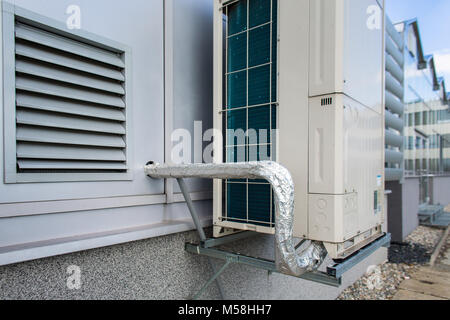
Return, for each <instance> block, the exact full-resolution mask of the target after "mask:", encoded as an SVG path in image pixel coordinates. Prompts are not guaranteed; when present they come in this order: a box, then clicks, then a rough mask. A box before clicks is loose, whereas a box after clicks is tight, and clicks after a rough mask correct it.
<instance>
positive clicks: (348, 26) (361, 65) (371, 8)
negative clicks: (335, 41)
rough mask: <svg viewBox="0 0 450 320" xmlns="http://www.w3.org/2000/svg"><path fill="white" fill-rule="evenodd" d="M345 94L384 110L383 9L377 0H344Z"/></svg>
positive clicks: (380, 111) (369, 105)
mask: <svg viewBox="0 0 450 320" xmlns="http://www.w3.org/2000/svg"><path fill="white" fill-rule="evenodd" d="M344 8H345V19H344V43H343V45H344V48H343V49H344V51H343V57H344V59H343V64H344V73H343V80H344V91H343V92H344V93H345V94H346V95H348V96H350V97H352V98H353V99H355V100H357V101H359V102H360V103H362V104H364V105H365V106H367V107H369V108H371V109H372V110H374V111H376V112H378V113H380V114H381V113H382V111H383V109H384V108H382V103H383V96H382V95H383V72H384V70H383V55H384V50H383V20H382V19H383V9H382V8H381V7H380V5H379V4H378V2H377V1H376V0H345V4H344Z"/></svg>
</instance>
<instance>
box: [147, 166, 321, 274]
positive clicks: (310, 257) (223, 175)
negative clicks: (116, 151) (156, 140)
mask: <svg viewBox="0 0 450 320" xmlns="http://www.w3.org/2000/svg"><path fill="white" fill-rule="evenodd" d="M145 173H146V174H147V175H148V176H150V177H151V178H154V179H168V178H175V179H180V178H203V179H221V180H225V179H264V180H267V181H268V182H269V183H270V184H271V186H272V188H273V191H274V194H275V206H276V220H275V245H276V246H275V247H276V249H275V262H276V266H277V270H278V271H279V272H280V273H283V274H287V275H292V276H295V277H299V276H301V275H303V274H305V273H307V272H312V271H315V270H317V269H318V268H319V266H320V265H321V264H322V263H323V261H324V260H325V257H326V255H327V251H326V249H325V247H324V245H323V244H322V243H320V242H316V241H312V242H311V244H310V245H309V246H308V247H307V248H306V249H305V250H303V251H302V252H301V253H297V252H296V249H295V243H294V236H293V229H294V181H293V179H292V176H291V174H290V173H289V171H288V170H287V169H286V168H284V167H283V166H281V165H279V164H278V163H275V162H270V161H262V162H249V163H226V164H187V165H160V164H157V163H150V164H149V165H147V166H146V167H145Z"/></svg>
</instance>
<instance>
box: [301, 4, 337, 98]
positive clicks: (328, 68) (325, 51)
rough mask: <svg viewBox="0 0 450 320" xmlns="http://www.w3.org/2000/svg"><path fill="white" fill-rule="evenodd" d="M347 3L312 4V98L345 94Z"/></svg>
mask: <svg viewBox="0 0 450 320" xmlns="http://www.w3.org/2000/svg"><path fill="white" fill-rule="evenodd" d="M343 1H344V0H335V1H329V0H310V1H309V2H310V19H311V20H310V21H311V25H310V37H309V51H310V56H309V61H310V67H309V71H310V76H309V96H310V97H315V96H319V95H324V94H333V93H336V92H343V89H344V87H343V85H344V82H343V80H344V79H343V67H344V66H343V61H344V57H343V49H344V47H343V46H344V44H343V40H344V21H343V19H344V6H343V4H344V2H343Z"/></svg>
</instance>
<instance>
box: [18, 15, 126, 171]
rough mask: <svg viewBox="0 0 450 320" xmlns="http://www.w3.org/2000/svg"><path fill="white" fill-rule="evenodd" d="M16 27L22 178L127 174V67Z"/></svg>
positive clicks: (106, 54) (108, 54) (95, 51)
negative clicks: (49, 174)
mask: <svg viewBox="0 0 450 320" xmlns="http://www.w3.org/2000/svg"><path fill="white" fill-rule="evenodd" d="M123 54H124V53H121V52H113V51H109V50H106V49H102V48H100V47H97V46H94V45H91V44H87V43H84V42H81V41H78V40H74V39H73V38H69V37H65V36H63V35H60V34H57V33H52V32H49V31H46V30H44V29H40V28H37V27H34V26H30V25H27V24H24V23H22V22H19V21H16V24H15V59H16V66H15V68H16V130H17V131H16V150H17V158H16V160H17V172H18V173H33V172H44V173H45V172H57V173H65V172H68V173H108V172H126V171H127V158H126V154H127V153H126V148H127V146H126V141H127V140H126V112H125V108H126V105H125V101H126V100H125V94H126V92H125V63H124V59H123Z"/></svg>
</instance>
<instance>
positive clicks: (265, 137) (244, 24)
mask: <svg viewBox="0 0 450 320" xmlns="http://www.w3.org/2000/svg"><path fill="white" fill-rule="evenodd" d="M224 13H225V15H226V21H227V23H226V26H225V29H226V30H225V34H226V45H225V48H226V61H225V64H226V66H225V70H226V72H225V74H224V82H225V101H224V104H225V105H224V108H223V109H224V111H223V114H224V118H225V124H226V129H227V130H228V132H227V135H226V150H225V153H226V161H227V162H246V161H264V160H273V161H275V160H276V157H275V154H274V150H275V149H274V144H273V143H274V138H275V137H274V134H273V130H274V129H277V41H278V32H277V16H278V1H277V0H241V1H236V2H233V3H231V4H230V5H228V6H226V7H225V8H224ZM230 130H232V131H230ZM244 133H246V134H245V135H244ZM225 202H226V205H225V215H224V218H223V219H224V220H225V221H231V222H238V223H248V224H254V225H259V226H265V227H273V226H274V220H275V218H274V211H275V210H274V203H273V202H274V201H273V194H272V189H271V187H270V185H269V184H268V183H267V182H266V181H261V180H227V181H226V182H225Z"/></svg>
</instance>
